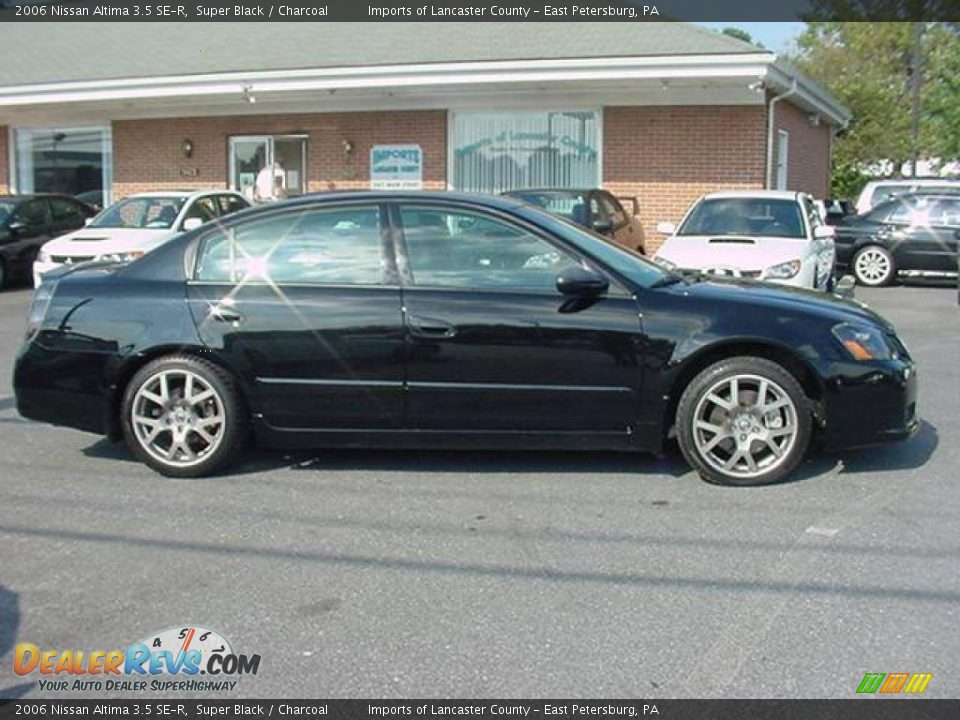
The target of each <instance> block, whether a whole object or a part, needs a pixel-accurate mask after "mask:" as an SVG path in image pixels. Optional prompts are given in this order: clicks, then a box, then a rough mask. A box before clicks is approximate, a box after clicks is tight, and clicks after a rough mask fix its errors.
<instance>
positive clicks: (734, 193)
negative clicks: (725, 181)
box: [703, 190, 803, 200]
mask: <svg viewBox="0 0 960 720" xmlns="http://www.w3.org/2000/svg"><path fill="white" fill-rule="evenodd" d="M801 195H803V193H800V192H797V191H795V190H723V191H720V192H712V193H707V194H706V195H704V196H703V197H704V198H705V199H706V198H709V199H714V198H757V199H758V200H796V199H797V198H798V197H799V196H801Z"/></svg>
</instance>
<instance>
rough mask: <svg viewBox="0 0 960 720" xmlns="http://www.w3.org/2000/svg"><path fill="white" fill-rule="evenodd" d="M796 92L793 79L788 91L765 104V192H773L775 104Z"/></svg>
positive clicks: (795, 80)
mask: <svg viewBox="0 0 960 720" xmlns="http://www.w3.org/2000/svg"><path fill="white" fill-rule="evenodd" d="M796 92H797V79H796V78H794V79H793V83H792V84H791V85H790V89H789V90H787V91H786V92H785V93H781V94H780V95H777V96H776V97H773V98H770V102H768V103H767V190H773V131H774V129H775V128H774V126H773V125H774V120H775V119H776V107H777V103H778V102H780V101H781V100H785V99H786V98H788V97H790V96H791V95H795V94H796Z"/></svg>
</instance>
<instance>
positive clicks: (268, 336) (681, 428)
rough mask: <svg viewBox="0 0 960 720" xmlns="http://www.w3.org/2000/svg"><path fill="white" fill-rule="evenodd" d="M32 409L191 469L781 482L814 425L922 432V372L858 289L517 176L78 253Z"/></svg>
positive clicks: (52, 299)
mask: <svg viewBox="0 0 960 720" xmlns="http://www.w3.org/2000/svg"><path fill="white" fill-rule="evenodd" d="M14 388H15V392H16V398H17V408H18V410H19V412H20V413H21V415H23V416H24V417H27V418H30V419H33V420H38V421H42V422H49V423H53V424H57V425H67V426H70V427H74V428H78V429H81V430H88V431H92V432H96V433H103V434H106V435H108V436H109V437H110V438H114V439H119V438H121V437H123V438H125V439H126V441H127V443H128V444H129V446H130V448H131V449H132V451H133V452H134V453H135V454H136V456H137V457H138V458H140V459H141V460H142V461H143V462H145V463H147V464H148V465H149V466H150V467H152V468H154V469H156V470H157V471H159V472H160V473H163V474H166V475H170V476H176V477H192V476H200V475H206V474H209V473H212V472H215V471H217V470H219V469H220V468H223V467H225V466H226V465H227V464H228V463H229V462H230V461H231V460H232V459H234V458H235V457H236V456H237V454H238V453H239V452H240V451H241V450H242V449H243V448H244V447H246V446H247V445H248V437H249V435H250V433H251V432H252V433H253V434H254V436H255V437H256V439H257V440H258V441H260V442H261V443H263V444H267V445H275V446H287V447H292V446H308V447H318V446H336V447H344V446H350V447H384V446H401V447H403V446H407V447H411V446H412V447H424V446H427V447H465V448H559V449H564V450H568V449H575V448H579V449H604V450H638V451H646V452H659V451H661V450H662V448H663V447H664V444H665V442H666V441H667V439H668V438H669V437H672V436H673V435H674V434H676V437H677V438H678V440H679V444H680V448H681V450H682V451H683V454H684V457H686V458H687V460H688V461H689V462H690V463H691V464H692V465H693V466H694V467H695V468H696V469H697V470H698V471H699V473H700V474H701V476H702V477H703V478H705V479H706V480H708V481H711V482H717V483H729V484H734V485H754V484H759V483H766V482H773V481H775V480H777V479H779V478H782V477H784V476H786V475H787V474H788V473H790V472H791V471H792V470H793V469H794V468H795V467H796V466H797V464H798V463H799V462H800V460H801V458H802V457H803V455H804V453H805V452H806V450H807V446H808V444H809V443H810V441H811V437H812V436H813V435H814V434H817V435H820V436H822V438H823V441H824V444H825V446H826V447H828V448H830V447H847V446H851V445H860V444H870V443H878V442H884V441H889V440H896V439H903V438H906V437H908V436H910V435H911V434H912V433H913V432H914V431H915V430H916V429H917V427H918V423H919V420H918V417H917V414H916V394H917V375H916V371H915V367H914V363H913V361H912V360H911V358H910V355H909V353H908V352H907V349H906V348H905V347H904V346H903V344H902V343H901V342H900V340H899V339H898V338H897V335H896V332H895V331H894V329H893V327H892V326H891V325H890V324H889V323H888V322H887V321H886V320H884V319H883V318H882V317H880V316H879V315H877V314H875V313H874V312H872V311H870V310H869V309H867V308H866V306H864V305H862V304H858V303H854V302H850V301H847V300H842V299H840V298H838V297H835V296H833V295H826V294H823V293H814V292H809V291H804V290H800V289H796V288H780V287H776V286H772V285H763V284H759V283H750V282H744V281H736V280H718V279H703V280H690V279H684V278H683V277H681V276H680V275H677V274H674V273H671V272H669V271H667V270H665V269H663V268H661V267H658V266H657V265H656V264H654V263H652V262H650V261H648V260H646V259H645V258H643V257H641V256H640V255H639V254H638V253H636V252H635V251H633V250H629V249H627V248H622V247H620V246H618V245H616V244H614V243H611V242H609V241H607V240H605V239H603V238H600V237H598V236H596V235H595V234H593V233H590V232H587V231H585V230H583V229H581V228H578V227H577V226H575V225H574V224H572V223H570V222H567V221H565V220H562V219H560V218H557V217H555V216H553V215H551V214H549V213H546V212H544V211H543V210H541V209H539V208H536V207H533V206H531V205H529V204H525V203H518V202H516V201H513V200H510V199H507V198H497V197H491V196H471V195H460V194H453V193H450V194H447V193H440V194H438V193H382V192H376V193H374V192H362V193H361V192H354V193H334V194H325V195H314V196H307V197H303V198H300V199H297V200H292V201H289V202H285V203H280V204H277V205H272V206H263V207H261V208H258V209H255V210H251V211H249V212H245V213H241V214H239V215H236V216H234V217H232V218H227V219H226V220H225V221H224V222H223V223H222V224H217V225H213V224H211V225H209V226H205V227H202V228H199V229H197V230H195V231H193V232H190V233H186V234H184V235H182V236H180V237H177V238H174V239H173V240H171V241H170V242H168V243H166V244H164V245H163V246H162V247H160V248H158V249H157V250H155V251H154V252H152V253H150V254H148V255H146V256H145V257H143V258H141V259H140V260H137V261H135V262H132V263H129V264H126V265H124V264H119V263H110V262H105V263H95V264H90V265H86V266H75V267H70V268H61V269H60V270H57V271H54V272H52V273H50V274H49V275H48V276H46V277H45V278H44V281H43V283H42V285H41V286H40V288H39V289H38V290H37V291H36V293H35V295H34V300H33V304H32V307H31V309H30V316H29V324H28V332H27V335H26V339H25V341H24V343H23V345H22V347H21V349H20V351H19V354H18V357H17V360H16V367H15V372H14Z"/></svg>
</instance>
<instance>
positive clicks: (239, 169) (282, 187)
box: [230, 135, 307, 202]
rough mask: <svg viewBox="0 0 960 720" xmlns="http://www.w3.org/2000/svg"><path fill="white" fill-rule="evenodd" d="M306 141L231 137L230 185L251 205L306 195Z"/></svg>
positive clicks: (282, 137)
mask: <svg viewBox="0 0 960 720" xmlns="http://www.w3.org/2000/svg"><path fill="white" fill-rule="evenodd" d="M306 155H307V139H306V138H305V137H302V136H298V135H246V136H238V137H232V138H230V186H231V187H232V188H233V189H234V190H237V191H239V192H241V193H243V194H244V196H246V197H247V199H248V200H250V201H251V202H267V201H272V200H283V199H284V198H287V197H294V196H296V195H302V194H303V193H304V192H306V173H305V169H306Z"/></svg>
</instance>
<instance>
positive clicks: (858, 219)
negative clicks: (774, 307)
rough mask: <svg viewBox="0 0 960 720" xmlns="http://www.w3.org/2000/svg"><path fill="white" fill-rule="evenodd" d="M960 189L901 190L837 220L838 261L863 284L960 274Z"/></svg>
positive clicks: (884, 283)
mask: <svg viewBox="0 0 960 720" xmlns="http://www.w3.org/2000/svg"><path fill="white" fill-rule="evenodd" d="M958 231H960V195H957V194H946V195H933V194H929V193H928V192H924V193H918V194H907V195H900V196H898V197H897V198H895V199H893V200H888V201H887V202H885V203H881V204H880V205H878V206H877V207H875V208H874V209H873V210H871V211H870V212H868V213H866V214H865V215H856V216H853V217H848V218H845V219H844V220H843V222H841V223H840V225H838V226H837V235H836V244H837V264H838V265H839V266H840V267H844V268H846V267H849V268H850V270H851V272H852V273H853V275H854V277H855V278H856V279H857V282H858V283H860V284H861V285H873V286H879V285H889V284H890V283H892V282H893V281H894V280H895V279H896V278H897V276H898V275H905V276H913V277H955V276H956V275H957V232H958Z"/></svg>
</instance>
